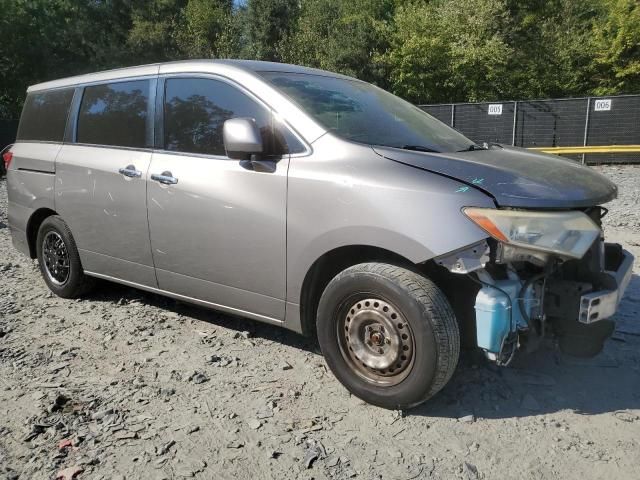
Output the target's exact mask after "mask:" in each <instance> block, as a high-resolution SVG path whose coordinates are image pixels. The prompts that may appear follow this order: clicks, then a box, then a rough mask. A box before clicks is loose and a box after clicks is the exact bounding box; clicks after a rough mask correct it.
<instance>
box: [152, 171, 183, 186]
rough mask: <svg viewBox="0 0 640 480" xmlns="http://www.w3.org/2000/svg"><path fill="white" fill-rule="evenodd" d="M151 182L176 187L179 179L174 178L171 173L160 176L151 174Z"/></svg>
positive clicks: (167, 172) (163, 173)
mask: <svg viewBox="0 0 640 480" xmlns="http://www.w3.org/2000/svg"><path fill="white" fill-rule="evenodd" d="M151 180H155V181H156V182H160V183H162V184H163V185H175V184H176V183H178V179H177V178H176V177H174V176H173V175H172V174H171V172H169V171H164V172H162V173H160V174H158V173H152V174H151Z"/></svg>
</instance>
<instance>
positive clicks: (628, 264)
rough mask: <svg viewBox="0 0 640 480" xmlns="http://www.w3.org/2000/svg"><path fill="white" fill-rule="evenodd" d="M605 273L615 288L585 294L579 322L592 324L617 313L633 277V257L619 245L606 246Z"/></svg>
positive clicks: (581, 303)
mask: <svg viewBox="0 0 640 480" xmlns="http://www.w3.org/2000/svg"><path fill="white" fill-rule="evenodd" d="M604 248H605V253H604V258H605V271H604V273H605V274H606V275H608V276H609V277H610V278H611V284H612V286H613V287H614V288H612V289H605V290H598V291H595V292H590V293H585V294H584V295H582V296H581V297H580V309H579V312H578V321H579V322H580V323H584V324H590V323H593V322H597V321H600V320H604V319H607V318H609V317H611V316H613V314H615V313H616V310H617V309H618V305H619V303H620V300H622V297H623V295H624V292H625V290H626V289H627V286H628V285H629V282H630V281H631V276H632V275H633V260H634V258H633V255H632V254H631V253H630V252H628V251H627V250H624V249H623V248H622V247H621V246H620V245H618V244H612V243H607V244H605V245H604Z"/></svg>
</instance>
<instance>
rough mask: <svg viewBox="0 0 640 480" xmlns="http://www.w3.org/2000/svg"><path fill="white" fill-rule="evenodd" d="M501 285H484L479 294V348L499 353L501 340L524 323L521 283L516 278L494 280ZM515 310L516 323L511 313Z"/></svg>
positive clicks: (477, 297)
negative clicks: (521, 305)
mask: <svg viewBox="0 0 640 480" xmlns="http://www.w3.org/2000/svg"><path fill="white" fill-rule="evenodd" d="M495 285H496V286H497V287H499V288H500V290H502V291H500V290H498V289H497V288H494V287H490V286H484V287H482V288H481V289H480V291H479V292H478V295H477V296H476V305H475V310H476V339H477V341H478V347H480V348H482V349H484V350H486V351H488V352H492V353H500V349H501V347H502V342H503V341H504V339H505V338H506V337H507V335H508V334H509V332H510V331H511V329H512V326H513V329H514V330H515V329H516V328H517V325H518V323H520V322H521V315H520V309H519V308H518V302H517V295H518V291H519V288H520V283H519V282H517V281H513V280H500V281H497V282H495ZM512 312H513V315H514V318H513V322H512V319H511V314H512Z"/></svg>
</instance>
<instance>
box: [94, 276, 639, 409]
mask: <svg viewBox="0 0 640 480" xmlns="http://www.w3.org/2000/svg"><path fill="white" fill-rule="evenodd" d="M104 283H105V288H101V289H97V292H98V293H93V294H91V295H90V296H89V297H88V298H87V299H88V300H101V301H107V302H113V303H114V304H115V303H120V304H122V303H124V304H126V303H130V302H133V301H138V302H141V303H143V304H146V305H150V306H154V307H158V308H161V309H164V310H167V311H169V312H174V313H176V314H180V315H183V316H185V317H187V318H190V319H193V320H198V321H203V322H207V323H210V324H212V325H217V326H220V327H224V328H228V329H231V330H235V331H238V332H243V331H248V332H249V334H250V336H251V337H257V338H263V339H266V340H270V341H274V342H278V343H281V344H283V345H287V346H290V347H293V348H297V349H300V350H304V351H307V352H312V353H315V354H318V355H320V350H319V348H318V345H317V342H316V341H315V340H314V339H310V338H306V337H304V336H302V335H299V334H297V333H295V332H291V331H288V330H285V329H283V328H279V327H276V326H273V325H268V324H264V323H260V322H256V321H253V320H248V319H244V318H240V317H235V316H232V315H227V314H223V313H219V312H216V311H212V310H208V309H205V308H201V307H198V306H194V305H191V304H187V303H183V302H179V301H175V300H173V299H170V298H167V297H163V296H161V295H155V294H152V293H147V292H143V291H140V290H136V289H133V288H129V287H125V286H122V285H117V284H113V283H107V282H104ZM639 317H640V276H638V275H633V277H632V279H631V282H630V284H629V287H628V289H627V293H626V295H625V298H624V299H623V300H622V303H621V306H620V311H619V312H618V314H617V315H616V333H615V334H614V336H613V337H612V339H610V340H608V341H607V343H606V345H605V348H604V350H603V352H602V353H600V355H598V356H597V357H595V358H592V359H579V358H575V357H569V356H566V355H563V354H561V353H560V352H559V351H557V350H554V349H553V348H546V349H541V350H540V351H538V352H535V353H532V354H528V355H525V354H522V355H519V356H516V358H515V359H514V362H513V363H512V364H511V365H510V366H509V367H508V368H502V367H496V366H495V365H493V364H492V363H490V362H488V361H486V360H485V359H484V357H483V356H482V354H481V353H480V352H478V351H467V352H463V354H462V356H461V359H460V362H459V365H458V368H457V371H456V372H455V374H454V376H453V378H452V379H451V381H450V383H449V384H448V385H447V386H446V387H445V388H444V389H443V390H442V391H441V392H440V393H438V394H437V395H436V396H435V397H434V398H433V399H432V400H430V401H428V402H426V403H424V404H422V405H420V406H418V407H416V408H414V409H411V410H408V411H406V412H405V414H406V415H408V416H425V417H447V418H460V417H464V416H466V415H470V414H473V415H474V416H475V417H480V418H493V419H506V418H517V417H527V416H535V415H542V414H549V413H554V412H559V411H562V410H567V409H569V410H574V411H575V412H578V413H580V414H585V415H593V414H599V413H607V412H609V413H614V414H617V412H620V411H623V412H622V414H626V413H625V412H624V411H626V410H630V409H640V353H639V352H640V318H639Z"/></svg>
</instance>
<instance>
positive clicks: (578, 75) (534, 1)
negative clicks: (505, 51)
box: [506, 0, 601, 98]
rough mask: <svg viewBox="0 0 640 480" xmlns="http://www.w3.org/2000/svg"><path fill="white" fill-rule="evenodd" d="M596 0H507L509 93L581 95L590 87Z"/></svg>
mask: <svg viewBox="0 0 640 480" xmlns="http://www.w3.org/2000/svg"><path fill="white" fill-rule="evenodd" d="M600 1H601V0H583V1H580V2H576V1H575V0H548V1H544V2H542V1H540V0H511V1H510V3H509V10H510V16H511V18H512V19H513V21H512V26H513V28H512V29H511V31H510V33H509V42H510V44H511V45H512V46H513V55H512V56H511V58H510V62H509V72H508V75H509V88H508V91H507V92H506V93H507V96H509V97H512V98H549V97H558V96H570V95H585V94H586V93H588V92H589V90H590V89H591V88H592V86H593V82H594V79H593V73H594V72H593V55H594V48H595V46H594V41H593V35H592V26H593V24H594V23H595V22H597V21H598V18H599V15H600V10H599V3H600Z"/></svg>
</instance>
